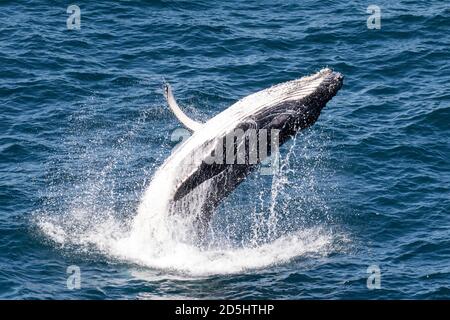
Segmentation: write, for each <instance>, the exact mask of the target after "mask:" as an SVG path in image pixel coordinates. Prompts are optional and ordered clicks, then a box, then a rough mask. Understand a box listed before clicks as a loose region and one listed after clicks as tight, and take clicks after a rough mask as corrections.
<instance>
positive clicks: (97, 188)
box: [37, 119, 333, 275]
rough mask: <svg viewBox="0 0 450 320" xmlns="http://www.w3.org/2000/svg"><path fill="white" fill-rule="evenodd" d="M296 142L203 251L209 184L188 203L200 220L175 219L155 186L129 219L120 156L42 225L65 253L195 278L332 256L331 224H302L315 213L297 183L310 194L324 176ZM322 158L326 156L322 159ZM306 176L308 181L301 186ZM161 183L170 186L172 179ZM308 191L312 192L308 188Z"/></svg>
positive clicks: (216, 222) (222, 212) (223, 214)
mask: <svg viewBox="0 0 450 320" xmlns="http://www.w3.org/2000/svg"><path fill="white" fill-rule="evenodd" d="M141 124H142V119H140V120H139V121H138V122H137V124H136V125H135V126H134V127H133V128H132V129H131V130H130V132H129V133H128V134H127V135H126V136H125V138H123V137H122V138H121V139H120V141H119V142H120V143H119V149H121V150H122V151H121V152H119V153H118V152H114V154H115V155H116V156H117V154H118V155H119V160H123V157H124V156H125V157H130V156H131V155H132V154H133V153H132V152H129V151H126V150H127V147H129V145H132V141H133V137H135V136H136V131H137V130H138V129H139V127H140V125H141ZM300 139H301V142H302V143H305V142H306V146H305V147H304V149H303V150H302V151H301V152H300V153H301V156H304V155H303V153H308V152H309V151H310V149H308V145H307V142H308V141H309V142H310V140H311V137H310V136H309V135H303V136H302V137H301V138H300ZM100 140H101V139H100ZM296 140H297V139H294V140H293V142H292V143H290V144H288V146H287V148H288V150H287V152H286V153H285V155H284V156H282V157H281V158H280V159H279V160H280V166H279V170H278V171H276V172H275V174H274V175H273V176H272V178H271V181H267V178H264V177H263V176H258V175H255V176H254V177H252V178H249V179H247V180H249V181H246V182H244V185H243V186H240V187H239V188H241V189H242V188H248V189H246V191H243V192H240V189H239V190H237V191H236V192H235V194H234V195H233V196H231V197H230V199H228V200H227V201H225V203H224V204H223V205H222V206H221V207H220V208H219V210H218V212H216V214H215V215H214V218H213V220H212V222H211V227H210V229H209V232H208V235H207V241H206V245H203V246H198V245H197V244H196V241H195V238H194V237H193V236H192V235H193V234H194V233H195V232H194V231H195V230H193V228H194V219H195V212H196V211H198V210H199V208H201V201H202V199H203V197H202V195H203V194H204V192H207V188H208V186H207V184H205V185H203V186H202V187H203V188H206V189H205V190H200V189H198V190H197V191H196V194H194V197H191V198H190V199H191V200H190V201H189V203H186V206H187V207H188V210H189V212H191V213H192V214H189V215H170V214H168V212H169V209H168V201H167V199H166V198H167V190H165V186H164V185H162V184H159V183H157V182H155V181H154V180H153V182H152V183H150V185H149V187H148V188H147V189H146V190H145V192H144V195H143V197H142V198H141V200H140V203H139V205H138V209H137V212H136V214H135V215H134V216H133V215H132V214H130V212H128V211H130V210H129V209H128V210H127V215H125V216H124V215H123V214H122V215H121V214H119V213H118V212H117V210H116V208H115V206H114V201H117V200H116V199H115V198H118V197H124V196H125V191H123V192H122V193H120V192H114V190H115V189H117V188H116V187H117V186H116V184H118V185H119V187H120V183H121V182H120V179H122V178H123V177H124V175H118V176H117V172H115V171H114V170H115V169H116V168H117V166H118V162H120V161H118V159H117V157H116V158H114V157H113V158H112V159H109V160H108V161H107V162H106V164H104V166H103V168H102V169H101V170H96V167H93V168H89V170H88V171H89V178H88V179H86V180H84V181H83V182H81V183H79V184H76V185H75V189H74V190H72V192H71V193H70V194H71V196H72V197H71V198H70V199H67V198H68V196H67V195H66V196H64V197H65V198H66V199H65V200H66V201H67V202H68V204H69V205H68V206H64V207H63V208H64V209H63V210H61V208H59V209H56V212H55V210H49V211H47V212H46V213H41V214H39V215H37V224H38V226H39V228H40V229H41V230H42V231H43V233H44V234H45V235H46V236H47V237H48V238H49V239H51V240H52V241H53V242H54V243H57V244H59V245H60V246H61V247H70V248H71V249H72V250H76V251H81V252H94V253H95V252H97V253H100V254H102V255H105V256H107V257H108V258H110V259H115V260H120V261H125V262H131V263H137V264H140V265H143V266H145V267H149V268H156V269H162V270H170V271H176V272H181V273H184V274H186V273H187V274H191V275H209V274H228V273H237V272H244V271H248V270H251V269H259V268H265V267H268V266H271V265H274V264H280V263H285V262H287V261H289V260H292V259H295V258H296V257H299V256H303V255H305V254H312V253H314V254H326V253H327V252H329V250H330V247H331V244H332V242H333V233H332V232H331V231H330V230H329V229H328V228H327V227H326V221H325V222H324V221H322V222H323V223H320V224H316V225H308V226H306V225H305V224H304V223H302V221H303V220H302V219H305V217H303V218H302V219H299V218H298V215H303V216H308V214H309V212H305V210H308V209H306V208H301V210H300V211H298V208H297V209H295V208H293V206H292V203H293V202H292V201H293V200H296V201H297V204H300V206H301V205H302V204H303V203H302V201H300V202H299V199H293V196H292V195H291V193H292V190H290V189H292V183H291V182H290V179H292V180H293V181H297V184H298V187H299V188H307V187H308V186H309V185H310V184H311V181H315V180H314V176H315V175H316V174H318V171H317V170H316V168H314V166H311V165H307V164H305V163H302V164H299V163H298V159H296V153H298V151H299V150H298V147H297V144H296ZM127 141H128V143H129V144H127ZM90 142H92V139H90ZM309 147H311V145H310V146H309ZM124 150H125V151H124ZM97 152H98V149H97V148H95V147H93V148H92V150H91V154H90V156H89V155H87V156H85V157H84V162H85V163H92V162H91V161H86V159H88V160H91V159H92V158H91V157H95V156H96V155H97ZM87 154H89V152H88V153H87ZM120 156H122V159H121V158H120ZM322 156H323V153H322V152H321V151H320V150H319V158H320V157H322ZM160 160H161V159H160ZM129 161H130V160H129ZM299 166H300V168H299ZM163 174H164V173H163ZM299 174H300V175H302V177H301V178H300V180H298V178H299V177H298V175H299ZM141 178H143V177H141ZM154 179H155V178H154ZM158 179H162V180H164V176H162V177H159V178H158ZM308 179H309V180H310V181H309V184H308V183H307V182H308V181H307V180H308ZM298 181H301V182H302V183H298ZM268 183H269V184H270V194H269V196H267V195H266V193H267V192H266V191H261V192H259V193H256V194H255V195H254V197H252V198H251V200H250V201H248V199H247V200H246V201H239V196H241V195H243V194H246V195H248V194H252V193H251V191H250V192H248V191H249V189H250V190H251V189H252V185H255V184H256V185H259V186H258V188H259V189H260V190H267V188H268V185H267V184H268ZM249 185H250V188H249ZM66 187H67V186H66ZM288 187H289V188H288ZM119 189H120V188H119ZM297 191H298V190H297ZM300 191H302V193H305V192H304V191H305V190H300ZM309 191H310V193H311V192H312V193H314V192H315V191H314V190H312V191H311V190H309ZM61 193H63V192H61ZM305 194H306V193H305ZM105 195H107V196H105ZM306 197H307V196H306V195H305V196H303V198H306ZM317 198H320V197H317ZM105 199H106V201H105ZM192 199H194V200H195V201H193V200H192ZM236 200H237V201H236ZM300 200H301V199H300ZM111 202H112V204H111ZM317 206H319V207H321V209H323V208H324V206H323V204H321V203H320V202H316V208H317ZM54 209H55V208H54ZM246 212H250V214H249V215H247V214H246Z"/></svg>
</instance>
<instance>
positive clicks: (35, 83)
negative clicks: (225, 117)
mask: <svg viewBox="0 0 450 320" xmlns="http://www.w3.org/2000/svg"><path fill="white" fill-rule="evenodd" d="M73 4H75V5H77V6H78V7H79V8H80V29H72V30H69V29H68V27H67V19H68V18H69V16H70V15H71V13H67V7H68V5H69V3H67V2H65V1H31V0H28V1H26V0H20V1H1V2H0V236H1V241H0V298H1V299H160V298H194V299H205V298H218V299H222V298H228V299H450V4H449V2H447V1H440V0H439V1H438V0H432V1H418V0H408V1H406V0H404V1H396V2H393V1H385V0H377V1H337V0H327V1H318V0H306V1H290V0H285V1H264V0H263V1H236V0H232V1H220V2H218V1H212V0H199V1H181V0H173V1H169V0H167V1H163V0H160V1H156V0H155V1H117V2H112V1H95V2H94V1H81V0H80V1H78V0H76V1H74V3H73ZM370 5H377V6H379V8H380V9H381V25H380V29H370V28H368V25H367V19H368V18H369V17H370V15H371V13H368V12H367V8H368V6H370ZM324 67H329V68H332V69H333V70H335V71H338V72H341V73H342V74H343V75H344V76H345V81H344V86H343V88H342V89H341V90H340V91H339V93H338V95H337V96H336V97H334V98H333V100H331V101H330V102H329V103H328V105H327V106H326V108H325V109H324V110H323V112H322V114H321V116H320V118H319V120H318V121H317V123H316V124H315V125H314V126H312V127H311V128H309V129H307V130H305V131H303V132H301V133H299V134H298V135H297V137H296V138H295V139H294V140H293V141H291V142H289V143H288V144H286V145H285V146H283V148H282V152H281V154H282V158H283V159H282V170H281V172H280V173H279V174H277V175H274V176H270V175H269V176H267V175H261V174H258V173H255V174H254V175H252V176H250V177H249V178H248V179H247V181H245V182H244V183H243V184H242V185H240V186H239V188H238V189H237V190H235V192H234V193H233V194H232V195H231V196H230V197H229V198H228V199H226V201H225V202H224V203H223V204H222V205H221V206H220V208H218V210H217V212H216V214H215V215H214V218H213V221H212V224H211V230H210V232H211V235H212V236H211V238H210V245H209V247H205V248H194V247H192V246H189V245H188V244H185V243H182V241H181V242H180V243H178V244H177V245H173V243H172V244H171V245H167V244H166V243H159V242H158V241H157V235H153V236H154V238H155V241H151V240H150V241H146V240H145V239H149V238H150V235H145V234H144V235H143V234H137V233H138V231H136V230H135V229H133V224H132V221H133V219H134V217H135V216H136V215H137V214H138V211H139V209H138V208H140V207H142V202H143V201H144V200H143V194H144V192H145V190H146V187H147V186H148V185H149V183H150V181H151V178H152V175H153V173H154V172H155V171H156V169H157V168H158V167H159V166H160V165H161V164H162V163H163V161H164V159H165V158H167V156H168V155H169V154H170V152H171V150H172V149H173V148H174V146H175V145H176V141H174V139H173V137H174V132H178V131H177V129H178V130H179V129H180V128H181V124H180V123H179V122H178V120H177V119H176V118H175V117H174V116H173V114H172V113H171V111H170V110H169V109H168V107H167V106H166V103H165V100H164V97H163V95H162V85H163V83H164V81H167V82H169V83H170V84H171V85H172V87H173V90H174V94H175V96H176V97H177V99H178V101H179V103H180V105H181V106H182V107H183V109H184V110H185V111H186V113H187V114H189V115H190V116H191V117H193V118H195V119H198V120H201V121H205V120H207V119H209V118H211V117H212V116H214V115H216V114H218V113H219V112H221V111H223V110H225V109H226V108H227V107H228V106H230V105H231V104H233V103H234V102H235V101H237V100H238V99H240V98H242V97H244V96H246V95H249V94H251V93H253V92H256V91H259V90H262V89H264V88H267V87H270V86H271V85H274V84H277V83H280V82H283V81H288V80H292V79H296V78H299V77H301V76H305V75H309V74H312V73H315V72H317V71H319V70H320V69H322V68H324ZM146 205H147V208H148V214H149V215H151V214H152V210H151V208H152V203H147V204H146ZM145 214H146V213H145ZM174 231H175V233H176V229H174ZM146 236H148V237H146ZM123 239H128V240H127V241H128V242H124V241H123ZM130 239H132V240H130ZM174 241H175V240H174ZM136 248H142V249H139V250H137V249H136ZM147 249H148V250H147ZM78 276H79V278H74V277H78ZM74 279H79V280H80V281H79V283H77V282H76V281H73V280H74ZM78 284H79V286H78Z"/></svg>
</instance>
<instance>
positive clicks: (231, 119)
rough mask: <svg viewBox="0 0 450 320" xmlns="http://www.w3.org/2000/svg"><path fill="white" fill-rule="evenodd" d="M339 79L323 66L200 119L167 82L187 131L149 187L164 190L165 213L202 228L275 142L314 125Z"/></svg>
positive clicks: (168, 96) (167, 93)
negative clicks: (186, 108)
mask: <svg viewBox="0 0 450 320" xmlns="http://www.w3.org/2000/svg"><path fill="white" fill-rule="evenodd" d="M342 84H343V76H342V75H341V74H340V73H338V72H334V71H332V70H331V69H328V68H325V69H322V70H321V71H319V72H317V73H315V74H313V75H310V76H306V77H302V78H299V79H296V80H292V81H288V82H285V83H281V84H278V85H275V86H272V87H270V88H267V89H265V90H262V91H259V92H256V93H253V94H251V95H249V96H246V97H245V98H243V99H241V100H239V101H237V102H236V103H234V104H233V105H231V106H230V107H229V108H227V109H226V110H224V111H222V112H221V113H219V114H217V115H216V116H214V117H213V118H211V119H210V120H208V121H206V122H205V123H200V122H198V121H195V120H193V119H191V118H189V117H188V116H187V115H186V114H185V113H184V112H183V111H182V109H181V108H180V107H179V106H178V104H177V102H176V99H175V97H174V95H173V92H172V89H171V87H170V85H169V84H167V83H166V84H165V87H164V95H165V97H166V99H167V103H168V105H169V107H170V108H171V110H172V111H173V113H174V114H175V116H176V117H177V118H178V119H179V120H180V122H181V123H182V124H183V125H184V126H185V127H187V128H188V129H189V130H190V131H192V135H191V136H190V137H189V138H187V139H186V140H185V141H183V142H182V143H181V144H180V145H179V146H178V147H177V148H176V149H175V150H174V151H173V152H172V154H171V155H170V156H169V157H168V158H167V159H166V160H165V162H164V163H163V164H162V165H161V166H160V167H159V169H158V170H157V171H156V173H155V175H154V176H153V179H152V181H151V183H150V184H151V186H152V188H149V189H152V190H158V194H162V195H164V198H165V199H166V200H165V201H164V202H165V204H164V206H165V208H164V210H166V211H167V212H168V213H169V214H185V215H194V216H195V219H194V221H195V223H196V224H197V225H198V228H199V229H204V228H205V227H206V226H207V225H208V222H209V220H210V218H211V215H212V213H213V211H214V209H215V208H216V207H217V206H218V205H219V203H220V202H221V200H223V199H224V198H226V197H227V196H228V195H229V194H230V193H231V192H232V191H233V190H234V189H235V188H236V187H237V186H238V185H239V184H240V183H241V182H242V181H244V179H245V178H246V177H247V176H248V175H249V174H250V173H251V172H252V171H253V170H254V169H255V168H256V167H257V165H258V164H259V163H261V161H263V160H264V159H266V158H267V157H269V156H270V155H271V154H273V153H274V152H275V151H276V150H277V147H278V146H280V145H282V144H283V143H284V142H286V141H287V140H288V139H289V138H290V137H293V136H294V135H295V134H296V132H298V131H299V130H302V129H305V128H307V127H309V126H311V125H313V124H314V123H315V122H316V120H317V119H318V117H319V115H320V113H321V110H322V108H323V107H324V106H325V105H326V103H327V102H328V101H329V100H330V99H331V98H332V97H333V96H334V95H336V93H337V92H338V91H339V89H340V88H341V86H342ZM269 141H270V143H269ZM161 198H162V197H161ZM193 203H195V205H192V204H193ZM193 211H195V212H193Z"/></svg>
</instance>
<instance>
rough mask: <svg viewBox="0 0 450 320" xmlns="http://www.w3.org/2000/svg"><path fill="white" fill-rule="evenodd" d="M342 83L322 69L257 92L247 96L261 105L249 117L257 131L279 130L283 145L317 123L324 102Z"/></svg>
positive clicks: (328, 71)
mask: <svg viewBox="0 0 450 320" xmlns="http://www.w3.org/2000/svg"><path fill="white" fill-rule="evenodd" d="M343 80H344V77H343V75H342V74H341V73H339V72H334V71H332V70H331V69H328V68H325V69H322V70H321V71H319V72H317V73H315V74H313V75H311V76H307V77H303V78H300V79H296V80H292V81H288V82H285V83H281V84H278V85H276V86H273V87H271V88H269V89H266V90H264V91H261V92H258V93H256V94H255V95H254V96H253V97H252V96H249V97H248V98H251V99H254V100H258V101H261V102H262V103H261V107H260V108H258V109H257V110H256V111H255V112H254V114H253V117H252V118H253V119H254V120H255V121H256V122H257V123H258V127H259V128H264V129H269V130H273V129H275V130H279V132H280V142H281V143H283V142H284V141H285V140H286V139H287V138H289V137H290V136H292V135H294V134H295V133H296V132H297V131H299V130H301V129H305V128H307V127H309V126H311V125H313V124H314V123H315V122H316V120H317V119H318V117H319V115H320V112H321V111H322V109H323V108H324V107H325V105H326V104H327V102H328V101H330V100H331V98H333V97H334V96H335V95H336V94H337V92H338V91H339V89H340V88H341V87H342V84H343Z"/></svg>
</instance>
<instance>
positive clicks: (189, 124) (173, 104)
mask: <svg viewBox="0 0 450 320" xmlns="http://www.w3.org/2000/svg"><path fill="white" fill-rule="evenodd" d="M164 96H165V97H166V100H167V104H168V105H169V107H170V109H172V112H173V113H174V114H175V116H176V117H177V118H178V120H180V122H181V123H182V124H183V125H184V126H185V127H186V128H188V129H189V130H191V131H196V130H198V129H200V128H201V127H202V126H203V124H202V123H200V122H197V121H195V120H192V119H191V118H189V117H188V116H187V115H186V114H185V113H184V112H183V110H181V108H180V107H179V106H178V104H177V101H176V100H175V97H174V96H173V93H172V88H171V87H170V84H168V83H165V84H164Z"/></svg>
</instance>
